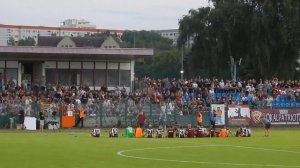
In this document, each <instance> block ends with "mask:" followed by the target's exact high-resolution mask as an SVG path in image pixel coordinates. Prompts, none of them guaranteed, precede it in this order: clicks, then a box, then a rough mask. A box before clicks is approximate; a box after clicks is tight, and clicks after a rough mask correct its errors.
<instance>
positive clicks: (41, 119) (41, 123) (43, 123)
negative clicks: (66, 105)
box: [39, 109, 45, 133]
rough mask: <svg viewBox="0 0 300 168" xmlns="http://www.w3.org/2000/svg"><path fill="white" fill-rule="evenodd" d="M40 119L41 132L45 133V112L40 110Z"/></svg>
mask: <svg viewBox="0 0 300 168" xmlns="http://www.w3.org/2000/svg"><path fill="white" fill-rule="evenodd" d="M39 117H40V131H41V133H44V125H45V116H44V110H42V109H41V110H40V112H39Z"/></svg>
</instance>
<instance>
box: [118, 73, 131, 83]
mask: <svg viewBox="0 0 300 168" xmlns="http://www.w3.org/2000/svg"><path fill="white" fill-rule="evenodd" d="M120 85H121V86H122V85H124V86H125V87H130V70H120Z"/></svg>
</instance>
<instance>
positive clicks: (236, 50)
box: [178, 0, 300, 79]
mask: <svg viewBox="0 0 300 168" xmlns="http://www.w3.org/2000/svg"><path fill="white" fill-rule="evenodd" d="M211 2H212V3H213V7H203V8H199V9H191V10H190V11H189V13H188V14H187V15H185V16H184V17H183V18H182V19H181V20H180V21H179V32H180V37H179V39H178V44H179V46H180V45H182V44H185V43H186V42H187V37H193V39H194V43H193V45H192V48H191V51H190V52H189V53H188V54H187V58H186V59H187V63H188V64H189V65H190V66H188V67H189V69H187V70H188V71H189V74H192V75H195V73H202V74H199V75H203V74H205V75H208V76H222V77H229V64H228V63H229V61H230V57H231V56H232V57H233V58H234V60H236V61H237V60H239V59H240V58H242V62H241V64H240V66H239V67H238V69H239V75H238V76H239V77H240V78H244V79H246V78H247V79H248V78H272V77H274V76H276V77H278V78H282V79H294V78H295V74H296V68H297V67H298V58H299V37H300V27H299V24H300V20H299V18H300V17H299V16H300V12H299V10H300V1H295V0H274V1H273V0H272V1H271V0H211Z"/></svg>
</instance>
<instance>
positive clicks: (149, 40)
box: [121, 31, 180, 78]
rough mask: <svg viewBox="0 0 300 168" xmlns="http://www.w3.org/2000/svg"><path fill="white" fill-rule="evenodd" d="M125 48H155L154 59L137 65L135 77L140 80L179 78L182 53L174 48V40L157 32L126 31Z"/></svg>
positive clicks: (124, 34)
mask: <svg viewBox="0 0 300 168" xmlns="http://www.w3.org/2000/svg"><path fill="white" fill-rule="evenodd" d="M121 41H122V43H121V46H122V47H123V48H133V47H135V48H153V49H154V55H153V57H152V58H148V59H145V61H144V62H141V63H136V66H135V75H136V76H137V77H139V78H142V77H145V76H148V77H152V78H165V77H179V71H180V66H179V64H180V52H179V51H178V50H177V49H176V48H174V47H173V46H172V40H170V39H167V38H164V37H162V36H161V35H160V34H158V33H157V32H155V31H126V32H124V33H123V35H122V37H121Z"/></svg>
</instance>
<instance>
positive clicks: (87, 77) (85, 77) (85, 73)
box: [82, 69, 94, 86]
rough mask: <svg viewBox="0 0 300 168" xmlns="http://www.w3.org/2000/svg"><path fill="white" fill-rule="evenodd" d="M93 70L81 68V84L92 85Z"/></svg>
mask: <svg viewBox="0 0 300 168" xmlns="http://www.w3.org/2000/svg"><path fill="white" fill-rule="evenodd" d="M93 71H94V70H92V69H83V70H82V82H83V83H82V84H84V85H88V86H93V85H94V84H93V74H94V73H93Z"/></svg>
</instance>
